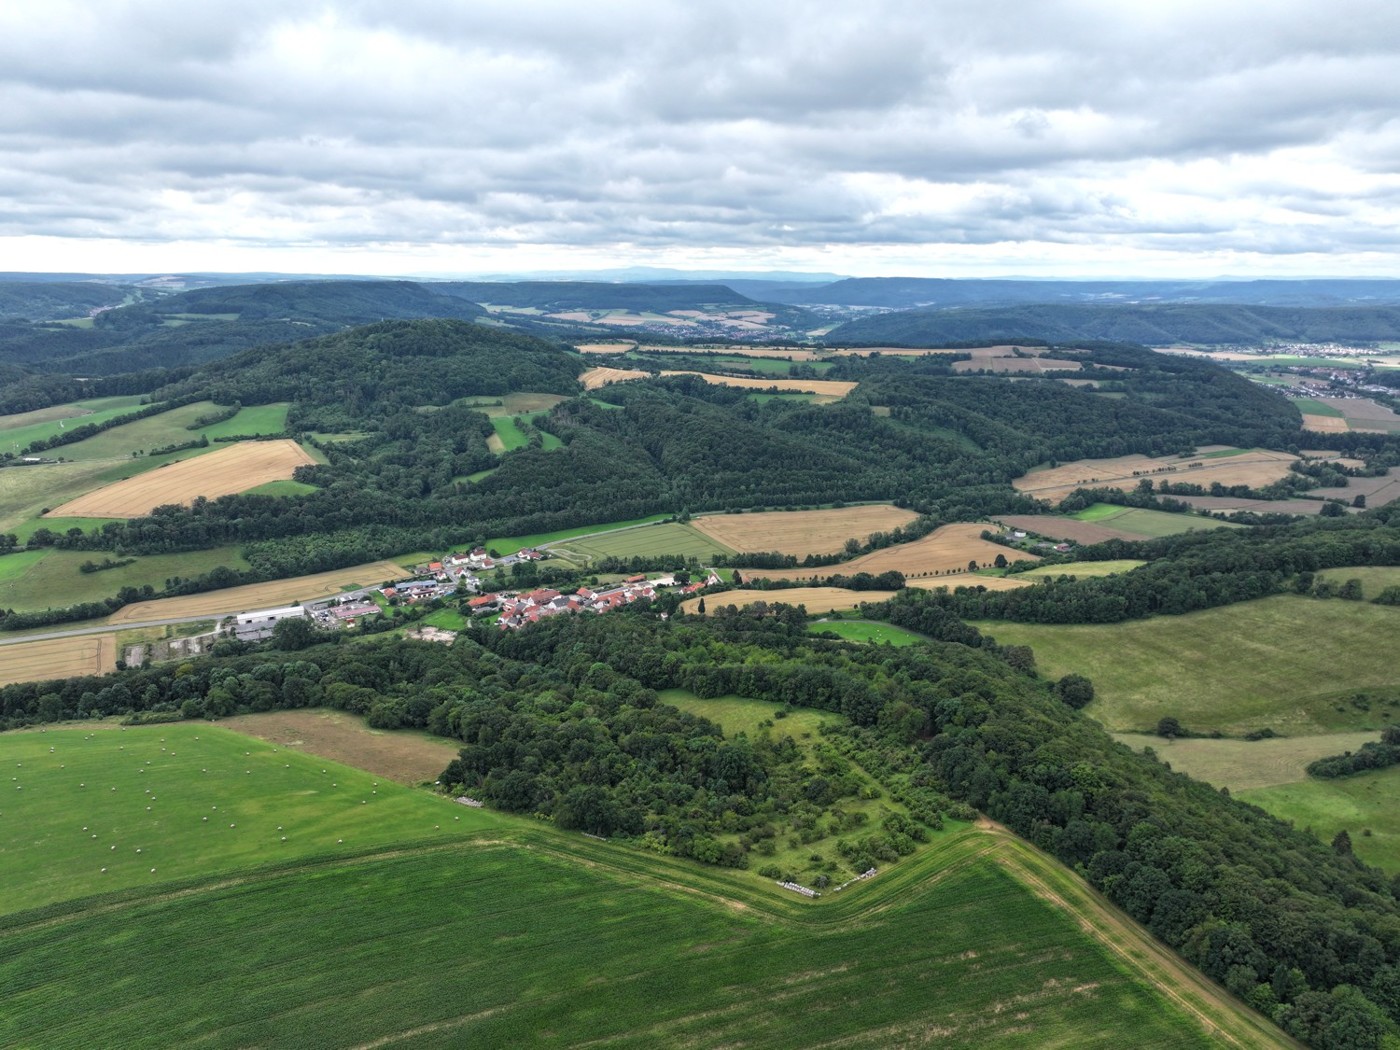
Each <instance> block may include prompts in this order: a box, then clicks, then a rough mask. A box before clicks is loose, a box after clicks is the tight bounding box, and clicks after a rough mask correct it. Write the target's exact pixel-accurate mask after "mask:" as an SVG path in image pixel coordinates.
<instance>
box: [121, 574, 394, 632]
mask: <svg viewBox="0 0 1400 1050" xmlns="http://www.w3.org/2000/svg"><path fill="white" fill-rule="evenodd" d="M405 575H406V573H405V572H404V570H403V569H402V568H400V567H399V566H398V565H396V564H395V563H393V562H390V561H374V562H368V563H366V564H364V565H352V566H350V567H349V568H345V569H335V570H333V571H331V572H321V573H316V574H315V575H314V576H293V577H292V578H290V579H286V580H272V581H270V582H268V583H249V584H245V585H243V586H242V587H226V588H225V589H223V590H221V591H208V592H206V593H204V594H189V595H185V596H183V597H179V598H156V599H154V600H153V601H148V602H134V603H132V604H131V605H127V606H124V607H122V608H121V609H118V610H117V611H116V612H114V613H113V614H112V615H111V616H110V617H108V620H107V622H108V623H112V624H124V623H141V622H143V621H147V620H164V619H175V618H177V617H182V616H225V615H232V614H233V613H239V612H251V611H253V610H255V609H269V608H273V607H275V606H279V605H287V604H290V603H291V602H306V601H312V600H314V599H316V598H324V597H327V596H328V595H332V594H339V593H340V592H341V591H346V590H352V589H353V588H355V587H371V586H378V585H379V584H381V583H383V582H384V581H385V580H397V579H401V578H403V577H404V576H405Z"/></svg>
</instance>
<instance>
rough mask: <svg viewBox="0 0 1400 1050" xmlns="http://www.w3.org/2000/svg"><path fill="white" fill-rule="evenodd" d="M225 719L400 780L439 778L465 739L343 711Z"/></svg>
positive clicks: (239, 728)
mask: <svg viewBox="0 0 1400 1050" xmlns="http://www.w3.org/2000/svg"><path fill="white" fill-rule="evenodd" d="M219 724H220V725H221V726H223V727H224V728H225V729H232V730H233V731H234V732H235V733H246V734H248V735H249V736H255V737H257V738H258V739H260V740H266V741H268V742H269V743H272V744H276V745H277V746H278V747H286V748H292V749H294V750H297V751H301V752H304V753H305V754H308V755H316V756H318V757H320V758H329V759H330V760H331V761H332V762H344V763H345V764H346V765H347V766H354V767H355V768H356V769H364V770H368V771H369V772H371V773H373V774H374V775H375V776H380V777H388V778H389V779H390V780H396V781H398V782H399V783H400V784H418V783H421V782H423V781H425V780H436V779H437V776H438V774H439V773H441V772H442V771H443V769H445V768H446V766H447V763H449V762H451V761H452V760H453V759H454V758H456V757H457V756H458V755H459V754H460V753H461V743H460V741H459V742H455V743H454V742H453V741H451V740H444V739H442V738H440V737H434V736H429V735H428V734H427V733H419V732H414V731H412V730H402V729H392V730H384V729H371V728H370V727H369V726H368V725H366V724H365V720H364V719H363V718H360V717H357V716H356V715H351V714H346V713H345V712H343V711H330V710H316V711H268V712H266V713H263V714H255V715H237V716H235V717H233V718H225V719H222V720H221V721H220V722H219Z"/></svg>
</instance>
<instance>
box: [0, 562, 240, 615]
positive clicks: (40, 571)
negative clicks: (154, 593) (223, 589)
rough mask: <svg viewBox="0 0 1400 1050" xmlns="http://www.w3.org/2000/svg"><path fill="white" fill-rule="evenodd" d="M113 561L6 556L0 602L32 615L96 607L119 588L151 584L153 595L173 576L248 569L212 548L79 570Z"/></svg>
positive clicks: (0, 565)
mask: <svg viewBox="0 0 1400 1050" xmlns="http://www.w3.org/2000/svg"><path fill="white" fill-rule="evenodd" d="M111 557H112V554H111V553H110V552H109V551H65V550H57V549H55V548H47V549H44V550H37V551H22V552H20V553H18V554H9V555H6V556H5V557H3V558H0V584H3V594H4V598H3V599H0V601H3V604H4V606H5V607H6V608H9V609H17V610H19V611H21V612H32V611H34V610H37V609H51V608H55V607H58V606H62V605H76V604H78V603H79V602H91V601H98V600H99V599H102V598H105V597H107V596H108V595H111V594H116V593H117V591H119V590H121V589H122V588H123V587H142V586H145V585H147V584H149V585H150V586H152V587H154V588H155V589H156V590H164V588H165V581H166V580H167V579H169V578H170V577H172V576H184V577H191V576H198V575H200V574H201V573H206V572H209V571H210V570H211V569H216V568H218V567H219V566H221V565H222V566H227V567H228V568H230V569H246V568H247V567H248V562H247V561H246V560H245V559H244V557H243V555H242V554H241V553H240V552H239V549H238V548H237V547H215V548H212V549H210V550H206V551H188V552H185V553H183V554H152V555H144V556H142V557H138V558H136V559H135V560H134V561H133V562H132V563H131V564H130V565H122V566H120V567H118V568H115V569H103V570H102V571H101V572H89V573H84V572H80V571H79V569H78V566H80V565H82V564H83V562H86V561H94V562H98V563H100V562H101V561H102V559H104V558H111ZM119 560H123V561H124V560H126V559H119Z"/></svg>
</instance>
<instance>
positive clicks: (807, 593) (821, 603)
mask: <svg viewBox="0 0 1400 1050" xmlns="http://www.w3.org/2000/svg"><path fill="white" fill-rule="evenodd" d="M894 593H895V592H894V591H848V590H846V589H845V588H844V587H787V588H784V589H782V590H779V591H746V590H732V591H717V592H716V593H714V594H707V595H704V596H703V597H697V598H687V599H686V600H685V601H683V602H681V611H682V612H685V613H693V612H695V611H696V610H697V609H698V608H699V607H700V603H701V602H702V601H703V602H704V603H705V611H706V612H707V613H709V614H710V615H714V611H715V610H716V609H720V608H723V607H724V606H726V605H737V606H738V607H739V608H741V609H742V608H743V607H744V606H746V605H753V604H754V603H755V602H764V603H766V604H768V605H780V604H781V605H804V606H806V607H807V611H808V612H809V613H812V614H817V613H828V612H831V611H832V610H834V609H854V608H856V606H858V605H860V604H861V603H862V602H883V601H885V600H886V599H888V598H893V597H894Z"/></svg>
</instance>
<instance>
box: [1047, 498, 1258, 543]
mask: <svg viewBox="0 0 1400 1050" xmlns="http://www.w3.org/2000/svg"><path fill="white" fill-rule="evenodd" d="M1070 517H1071V518H1073V519H1074V520H1075V521H1092V522H1095V523H1096V524H1099V525H1107V526H1109V527H1110V528H1115V529H1122V530H1123V531H1124V532H1131V533H1134V534H1136V535H1138V536H1142V537H1144V538H1146V539H1156V538H1157V537H1159V536H1175V535H1177V534H1178V533H1182V532H1190V531H1192V530H1193V529H1222V528H1225V529H1242V528H1244V527H1245V526H1243V525H1233V524H1230V523H1228V522H1223V521H1216V520H1215V519H1214V518H1208V517H1205V516H1203V515H1200V514H1169V513H1167V512H1166V511H1164V510H1143V509H1141V508H1138V507H1119V506H1115V505H1114V504H1111V503H1095V504H1094V505H1093V506H1091V507H1086V508H1084V509H1083V510H1081V511H1080V512H1079V513H1077V514H1071V515H1070Z"/></svg>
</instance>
